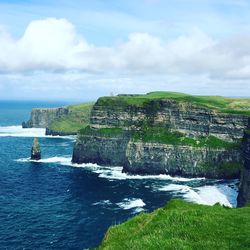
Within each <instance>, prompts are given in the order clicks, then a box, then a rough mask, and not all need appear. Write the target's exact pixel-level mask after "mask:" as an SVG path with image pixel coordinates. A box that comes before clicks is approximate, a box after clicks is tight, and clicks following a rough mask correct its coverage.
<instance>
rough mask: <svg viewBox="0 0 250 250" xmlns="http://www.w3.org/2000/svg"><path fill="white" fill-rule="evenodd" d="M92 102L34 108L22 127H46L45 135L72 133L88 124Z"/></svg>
mask: <svg viewBox="0 0 250 250" xmlns="http://www.w3.org/2000/svg"><path fill="white" fill-rule="evenodd" d="M92 107H93V103H82V104H77V105H71V106H68V107H60V108H34V109H32V112H31V116H30V119H29V121H27V122H23V123H22V126H23V128H46V135H73V134H77V132H78V131H79V130H80V129H81V128H84V127H86V126H87V125H89V119H90V111H91V109H92Z"/></svg>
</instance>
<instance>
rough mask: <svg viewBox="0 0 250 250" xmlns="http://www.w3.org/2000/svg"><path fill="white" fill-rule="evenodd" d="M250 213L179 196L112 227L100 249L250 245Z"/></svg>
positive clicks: (247, 209) (220, 247) (235, 246)
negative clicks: (200, 202) (163, 205)
mask: <svg viewBox="0 0 250 250" xmlns="http://www.w3.org/2000/svg"><path fill="white" fill-rule="evenodd" d="M249 214H250V207H243V208H237V209H231V208H225V207H222V206H220V205H214V206H205V205H197V204H193V203H188V202H185V201H183V200H179V199H176V200H172V201H171V202H169V203H168V204H167V205H166V206H165V207H163V208H160V209H157V210H155V211H154V212H152V213H148V214H147V213H141V214H139V215H137V216H135V217H134V218H132V219H129V220H128V221H126V222H125V223H123V224H121V225H116V226H113V227H111V228H110V229H109V230H108V232H107V233H106V235H105V237H104V239H103V242H102V244H101V245H100V246H99V247H98V248H97V249H131V250H132V249H136V250H139V249H197V250H198V249H199V250H200V249H204V250H205V249H206V250H209V249H211V250H212V249H223V250H226V249H241V250H244V249H249V246H250V237H249V230H250V216H249Z"/></svg>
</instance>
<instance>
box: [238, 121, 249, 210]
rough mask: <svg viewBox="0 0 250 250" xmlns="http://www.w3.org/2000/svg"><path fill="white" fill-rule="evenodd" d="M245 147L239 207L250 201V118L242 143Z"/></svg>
mask: <svg viewBox="0 0 250 250" xmlns="http://www.w3.org/2000/svg"><path fill="white" fill-rule="evenodd" d="M242 148H243V170H242V173H241V181H240V187H239V195H238V199H237V202H238V207H242V206H244V205H245V204H247V203H249V202H250V119H249V127H248V130H246V132H245V134H244V138H243V143H242Z"/></svg>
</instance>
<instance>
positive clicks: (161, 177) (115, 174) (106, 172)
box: [95, 167, 205, 182]
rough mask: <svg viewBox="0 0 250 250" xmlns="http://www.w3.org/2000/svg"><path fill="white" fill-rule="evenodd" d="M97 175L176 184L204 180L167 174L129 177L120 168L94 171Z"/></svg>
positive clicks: (116, 178) (117, 178) (108, 177)
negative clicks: (166, 181)
mask: <svg viewBox="0 0 250 250" xmlns="http://www.w3.org/2000/svg"><path fill="white" fill-rule="evenodd" d="M95 172H96V173H99V177H101V178H107V179H114V180H127V179H130V180H147V179H155V180H171V181H178V182H189V181H195V180H204V179H205V178H184V177H173V176H170V175H168V174H160V175H129V174H127V173H123V172H122V167H109V168H105V169H104V168H102V169H99V170H96V171H95Z"/></svg>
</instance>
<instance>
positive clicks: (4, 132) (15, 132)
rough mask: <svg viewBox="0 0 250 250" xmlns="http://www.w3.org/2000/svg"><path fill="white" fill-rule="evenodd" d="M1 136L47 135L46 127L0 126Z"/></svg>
mask: <svg viewBox="0 0 250 250" xmlns="http://www.w3.org/2000/svg"><path fill="white" fill-rule="evenodd" d="M0 136H2V137H6V136H13V137H45V128H25V129H24V128H22V126H6V127H0Z"/></svg>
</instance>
